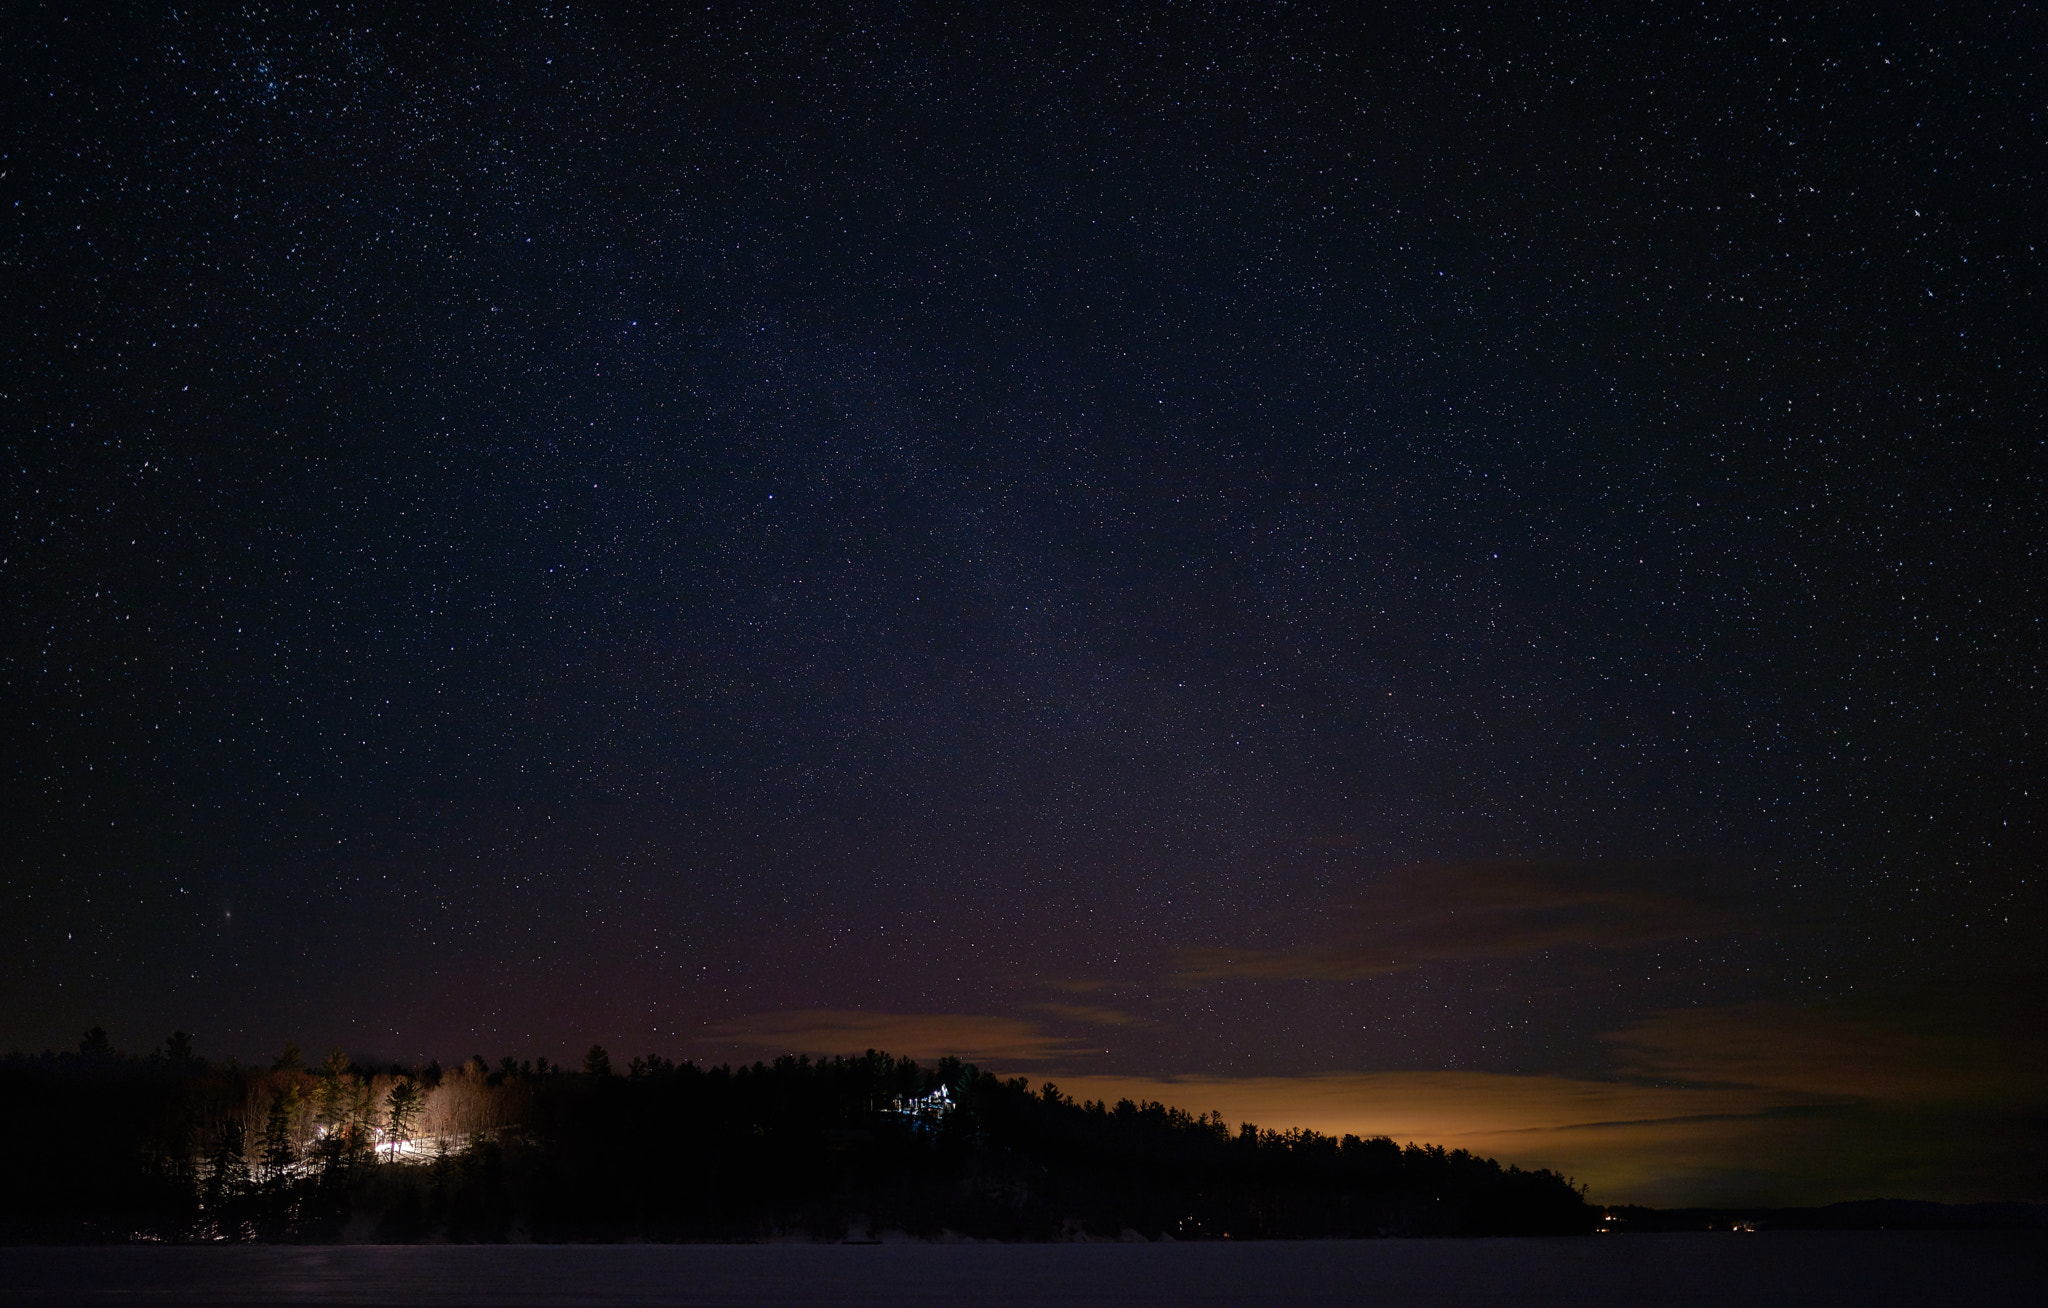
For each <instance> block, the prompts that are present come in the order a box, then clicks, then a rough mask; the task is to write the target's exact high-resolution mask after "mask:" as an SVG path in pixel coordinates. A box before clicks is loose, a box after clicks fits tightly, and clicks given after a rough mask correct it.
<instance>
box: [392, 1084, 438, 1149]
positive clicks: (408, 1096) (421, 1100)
mask: <svg viewBox="0 0 2048 1308" xmlns="http://www.w3.org/2000/svg"><path fill="white" fill-rule="evenodd" d="M426 1099H427V1097H426V1095H425V1093H424V1092H422V1091H421V1090H420V1088H419V1087H418V1086H417V1085H414V1084H413V1082H412V1078H410V1077H407V1078H405V1079H403V1080H401V1081H399V1083H398V1084H397V1085H394V1086H392V1087H391V1093H390V1094H389V1095H387V1096H386V1097H385V1099H384V1106H385V1111H386V1115H387V1116H386V1122H385V1127H384V1138H385V1139H387V1140H389V1141H390V1142H391V1159H392V1161H393V1162H396V1161H397V1160H398V1150H399V1146H400V1145H402V1144H404V1143H405V1142H406V1141H407V1140H410V1139H412V1128H413V1124H414V1123H415V1122H417V1121H418V1120H419V1115H420V1110H421V1109H422V1108H424V1107H425V1106H426Z"/></svg>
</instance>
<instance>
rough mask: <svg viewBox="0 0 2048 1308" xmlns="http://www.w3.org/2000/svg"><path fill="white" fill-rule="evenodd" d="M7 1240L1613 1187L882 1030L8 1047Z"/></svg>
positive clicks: (1259, 1223)
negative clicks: (1161, 1097) (1109, 1100)
mask: <svg viewBox="0 0 2048 1308" xmlns="http://www.w3.org/2000/svg"><path fill="white" fill-rule="evenodd" d="M0 1110H4V1111H5V1114H6V1116H5V1118H4V1119H0V1120H4V1121H5V1122H7V1123H8V1125H9V1130H8V1132H7V1134H8V1136H9V1137H10V1138H9V1139H8V1140H7V1141H6V1142H5V1143H4V1145H0V1154H4V1158H5V1166H4V1168H0V1172H4V1194H0V1238H5V1239H8V1240H12V1241H16V1242H21V1241H38V1242H42V1241H60V1242H61V1241H76V1240H137V1239H142V1240H185V1241H220V1240H281V1241H329V1240H384V1241H411V1240H423V1239H446V1240H455V1241H499V1240H508V1239H513V1240H516V1239H535V1240H615V1239H627V1238H635V1239H648V1240H759V1239H771V1238H790V1237H796V1238H810V1239H819V1240H842V1239H866V1238H877V1237H879V1236H880V1235H881V1233H883V1232H885V1231H887V1232H901V1233H903V1234H905V1235H908V1236H912V1237H920V1238H939V1237H944V1236H949V1235H950V1236H961V1237H972V1238H994V1239H1004V1240H1055V1239H1078V1238H1124V1239H1131V1238H1139V1237H1142V1238H1147V1239H1158V1238H1162V1237H1171V1238H1175V1239H1272V1238H1308V1237H1332V1236H1337V1237H1364V1236H1382V1235H1505V1234H1520V1235H1563V1234H1578V1233H1584V1232H1588V1231H1591V1230H1593V1229H1594V1228H1595V1227H1596V1226H1597V1225H1598V1223H1599V1217H1600V1214H1599V1212H1598V1210H1596V1209H1594V1208H1593V1207H1591V1206H1590V1205H1588V1204H1587V1203H1586V1201H1585V1197H1584V1194H1583V1192H1582V1191H1581V1190H1580V1189H1578V1188H1576V1187H1574V1186H1573V1185H1572V1184H1571V1183H1570V1182H1569V1181H1568V1180H1566V1179H1565V1178H1564V1177H1562V1176H1560V1175H1558V1174H1557V1173H1555V1172H1551V1171H1523V1170H1521V1169H1520V1168H1516V1167H1502V1166H1501V1165H1500V1164H1498V1163H1497V1162H1495V1161H1494V1160H1492V1159H1488V1158H1480V1157H1475V1156H1474V1155H1472V1154H1469V1153H1467V1152H1465V1151H1463V1150H1456V1151H1446V1150H1444V1149H1442V1148H1438V1147H1433V1146H1419V1145H1414V1144H1410V1145H1407V1146H1405V1147H1404V1146H1402V1145H1397V1144H1396V1143H1395V1142H1394V1141H1392V1140H1390V1139H1387V1138H1385V1137H1379V1138H1374V1139H1361V1138H1359V1137H1357V1136H1352V1135H1347V1136H1344V1137H1343V1138H1341V1139H1337V1138H1332V1137H1329V1136H1325V1135H1320V1134H1318V1133H1316V1132H1314V1131H1303V1130H1294V1131H1272V1130H1261V1129H1259V1128H1258V1127H1256V1126H1254V1125H1252V1124H1250V1123H1244V1124H1241V1125H1240V1126H1238V1127H1237V1128H1236V1129H1234V1130H1233V1129H1232V1128H1231V1127H1229V1126H1228V1125H1227V1124H1226V1123H1225V1122H1224V1121H1223V1119H1222V1116H1221V1114H1216V1113H1211V1114H1208V1115H1206V1116H1197V1115H1193V1114H1190V1113H1187V1112H1184V1111H1182V1110H1180V1109H1178V1108H1169V1107H1167V1106H1165V1105H1163V1104H1158V1103H1134V1102H1132V1101H1130V1100H1124V1101H1122V1102H1120V1103H1117V1104H1114V1105H1110V1104H1104V1103H1100V1102H1088V1103H1077V1102H1075V1101H1074V1100H1073V1099H1071V1098H1069V1097H1068V1096H1066V1095H1064V1094H1062V1093H1061V1092H1060V1090H1059V1088H1058V1087H1057V1086H1056V1085H1054V1084H1052V1083H1049V1082H1048V1083H1046V1084H1043V1085H1040V1086H1038V1087H1036V1088H1034V1087H1032V1086H1031V1084H1030V1083H1029V1082H1028V1081H1027V1080H1026V1079H1024V1078H1022V1077H1016V1078H1010V1079H1001V1078H998V1077H996V1076H993V1075H991V1074H989V1073H987V1072H983V1071H981V1070H979V1069H978V1068H976V1067H974V1066H973V1065H972V1064H969V1063H964V1062H962V1061H960V1060H959V1059H953V1058H946V1059H941V1060H939V1061H938V1062H937V1063H936V1064H934V1065H932V1066H922V1065H920V1064H918V1063H916V1062H914V1061H912V1060H910V1059H907V1058H892V1057H890V1056H889V1055H888V1054H885V1053H881V1052H876V1051H870V1052H869V1053H867V1054H866V1055H865V1056H861V1057H852V1058H821V1059H816V1060H813V1059H810V1058H807V1057H796V1056H789V1057H783V1058H778V1059H776V1060H775V1061H774V1062H772V1063H754V1064H752V1065H747V1066H739V1067H729V1066H719V1067H699V1066H697V1065H695V1064H693V1063H688V1062H681V1063H678V1062H671V1061H669V1060H667V1059H665V1058H663V1057H661V1056H659V1055H648V1056H646V1057H641V1058H634V1059H633V1060H631V1062H630V1063H629V1064H628V1065H627V1067H626V1068H625V1069H624V1071H623V1072H615V1071H614V1069H613V1068H612V1066H611V1060H610V1058H609V1056H608V1055H607V1054H606V1052H605V1051H604V1050H603V1049H602V1048H598V1047H595V1046H593V1047H592V1048H591V1050H590V1052H589V1054H588V1055H587V1056H586V1058H585V1060H584V1062H583V1065H582V1066H581V1067H579V1068H570V1067H563V1066H560V1065H555V1064H551V1063H549V1062H548V1060H547V1059H545V1058H540V1059H534V1060H515V1059H513V1058H509V1057H508V1058H503V1059H500V1060H499V1062H498V1063H497V1064H496V1065H495V1066H492V1065H490V1064H487V1063H486V1062H485V1060H484V1059H483V1058H481V1057H476V1058H472V1059H470V1060H469V1061H468V1062H467V1063H465V1064H463V1065H461V1066H459V1067H454V1068H447V1069H444V1068H442V1067H440V1066H439V1065H438V1064H435V1063H429V1064H426V1065H424V1066H419V1067H396V1066H394V1067H368V1066H363V1065H361V1064H359V1063H356V1062H353V1061H351V1060H350V1059H349V1058H348V1057H347V1056H346V1055H345V1054H343V1053H341V1052H339V1051H336V1052H335V1053H333V1054H331V1055H329V1056H328V1057H327V1058H326V1059H325V1060H324V1061H323V1062H321V1063H319V1064H318V1065H317V1066H308V1065H307V1063H306V1061H305V1059H304V1058H303V1056H302V1055H301V1053H300V1051H299V1050H298V1048H297V1047H296V1046H293V1047H288V1048H287V1049H286V1050H285V1051H284V1053H283V1054H281V1055H280V1056H279V1057H278V1058H277V1059H276V1060H275V1061H274V1062H273V1063H272V1065H271V1066H269V1067H267V1068H266V1067H245V1066H240V1065H237V1064H236V1063H234V1062H227V1063H208V1062H207V1061H206V1060H204V1059H202V1058H200V1057H198V1056H197V1055H196V1054H195V1053H194V1052H193V1048H192V1042H191V1038H190V1037H189V1036H187V1035H185V1034H184V1033H182V1032H181V1033H175V1034H174V1035H173V1036H172V1037H171V1038H170V1039H169V1040H168V1041H166V1042H165V1045H164V1046H163V1048H161V1049H160V1050H157V1051H156V1052H153V1053H151V1054H149V1055H147V1056H143V1057H131V1056H124V1055H121V1054H118V1053H116V1052H115V1051H114V1050H113V1049H112V1048H111V1047H110V1046H109V1045H108V1042H107V1039H106V1036H105V1033H104V1032H101V1031H98V1030H97V1029H96V1030H95V1031H92V1032H88V1033H87V1036H86V1039H85V1040H84V1041H83V1042H81V1045H80V1051H79V1052H78V1053H76V1054H69V1053H64V1054H58V1053H43V1054H40V1055H24V1054H10V1055H8V1056H7V1057H6V1058H5V1059H4V1060H0Z"/></svg>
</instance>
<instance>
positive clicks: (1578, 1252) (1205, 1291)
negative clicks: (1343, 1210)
mask: <svg viewBox="0 0 2048 1308" xmlns="http://www.w3.org/2000/svg"><path fill="white" fill-rule="evenodd" d="M2044 1278H2048V1240H2044V1238H2043V1235H2042V1233H2040V1232H1954V1233H1952V1232H1916V1231H1901V1232H1799V1233H1792V1232H1782V1233H1773V1232H1766V1233H1761V1234H1754V1235H1746V1234H1720V1233H1716V1234H1712V1235H1635V1236H1615V1237H1609V1238H1599V1237H1595V1238H1586V1239H1576V1240H1377V1241H1364V1242H1356V1243H1353V1242H1312V1243H1299V1244H1296V1243H1284V1244H1283V1243H1274V1244H1178V1245H1176V1244H1124V1245H1117V1244H1093V1245H1072V1244H1069V1245H920V1244H883V1245H867V1246H840V1245H598V1246H594V1245H510V1246H505V1245H500V1246H478V1245H455V1246H451V1245H440V1246H432V1245H426V1246H422V1245H351V1246H320V1247H275V1246H273V1247H249V1246H242V1247H215V1248H174V1247H163V1246H154V1247H152V1246H119V1247H97V1248H56V1249H52V1248H0V1304H31V1303H33V1304H50V1305H62V1304H114V1303H120V1304H437V1305H438V1304H448V1305H458V1304H506V1305H521V1304H807V1305H820V1306H826V1305H854V1304H862V1305H866V1304H873V1305H888V1306H889V1308H907V1306H908V1305H917V1304H945V1305H948V1306H949V1308H960V1306H962V1305H970V1304H972V1305H979V1304H996V1305H1004V1304H1017V1305H1022V1304H1195V1305H1202V1304H1215V1305H1223V1304H1388V1305H1394V1304H1424V1305H1426V1304H1517V1305H1547V1304H1557V1305H1570V1306H1571V1308H1603V1306H1604V1305H1609V1304H1615V1305H1623V1304H1626V1305H1631V1306H1632V1308H1633V1306H1636V1305H1652V1304H1672V1305H1689V1304H1700V1305H1708V1304H1711V1305H1715V1306H1716V1308H1721V1306H1722V1305H1730V1304H1740V1305H1744V1306H1745V1308H1749V1306H1753V1305H1769V1304H1799V1305H1811V1304H1844V1305H1850V1304H1853V1305H1859V1306H1867V1305H1884V1304H1970V1305H1985V1304H2026V1305H2028V1306H2029V1308H2040V1305H2041V1304H2043V1303H2044V1302H2048V1288H2044V1286H2048V1279H2044Z"/></svg>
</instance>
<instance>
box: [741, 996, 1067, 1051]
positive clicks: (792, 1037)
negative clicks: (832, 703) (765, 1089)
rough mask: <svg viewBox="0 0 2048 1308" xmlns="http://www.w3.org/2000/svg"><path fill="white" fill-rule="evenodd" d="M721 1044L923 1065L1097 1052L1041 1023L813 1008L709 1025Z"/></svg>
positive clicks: (975, 1017)
mask: <svg viewBox="0 0 2048 1308" xmlns="http://www.w3.org/2000/svg"><path fill="white" fill-rule="evenodd" d="M705 1035H706V1036H707V1037H709V1039H710V1040H711V1041H713V1042H715V1043H723V1044H729V1045H736V1046H739V1047H742V1048H745V1049H752V1050H761V1051H772V1052H774V1053H778V1054H781V1053H809V1054H858V1053H861V1052H864V1051H865V1050H869V1049H882V1050H887V1051H888V1052H889V1053H892V1054H895V1055H898V1056H899V1057H904V1056H907V1057H910V1058H916V1059H920V1060H924V1061H930V1060H932V1059H936V1058H942V1057H946V1056H948V1055H950V1056H953V1057H957V1058H964V1059H967V1060H969V1061H971V1062H979V1063H1032V1064H1036V1063H1042V1062H1045V1061H1046V1060H1048V1059H1060V1058H1071V1057H1075V1056H1077V1055H1082V1054H1087V1053H1092V1052H1094V1048H1095V1047H1094V1046H1093V1045H1092V1044H1089V1043H1087V1042H1080V1041H1074V1040H1070V1039H1066V1038H1064V1037H1061V1036H1056V1035H1051V1034H1048V1033H1047V1032H1046V1031H1045V1030H1044V1029H1043V1028H1042V1027H1041V1026H1040V1025H1039V1024H1038V1023H1036V1022H1029V1021H1025V1020H1023V1019H1021V1018H1015V1017H995V1016H987V1015H977V1014H969V1013H933V1014H923V1013H873V1012H865V1011H862V1010H858V1009H810V1010H806V1011H802V1012H792V1013H758V1014H755V1015H753V1016H750V1017H742V1018H736V1019H734V1020H733V1021H730V1022H722V1023H719V1024H717V1025H715V1026H712V1027H708V1028H706V1030H705Z"/></svg>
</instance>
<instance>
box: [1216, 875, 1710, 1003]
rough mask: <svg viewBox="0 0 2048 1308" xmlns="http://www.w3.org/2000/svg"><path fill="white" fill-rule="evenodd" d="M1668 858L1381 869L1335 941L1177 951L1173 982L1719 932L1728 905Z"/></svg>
mask: <svg viewBox="0 0 2048 1308" xmlns="http://www.w3.org/2000/svg"><path fill="white" fill-rule="evenodd" d="M1671 881H1672V877H1671V876H1670V875H1668V869H1666V870H1659V874H1658V875H1654V876H1653V875H1649V874H1648V872H1647V871H1646V870H1645V869H1641V868H1630V867H1619V866H1609V865H1600V864H1591V863H1575V862H1567V861H1563V860H1538V859H1498V860H1492V861H1488V862H1479V863H1456V864H1448V865H1439V866H1427V867H1417V868H1409V869H1406V870H1404V871H1401V872H1396V873H1393V874H1390V875H1389V876H1388V877H1387V878H1386V879H1385V880H1384V881H1382V882H1381V883H1380V884H1379V885H1378V886H1377V887H1375V888H1374V889H1373V890H1372V892H1371V893H1370V894H1369V895H1368V896H1366V897H1365V898H1363V899H1361V900H1360V902H1359V903H1358V904H1357V905H1355V906H1354V907H1353V908H1352V909H1351V910H1350V911H1348V912H1347V913H1346V914H1345V915H1344V918H1343V925H1342V927H1341V929H1340V931H1339V933H1338V936H1337V938H1336V939H1335V940H1332V941H1329V942H1325V943H1321V944H1314V945H1306V946H1303V947H1301V948H1296V949H1204V950H1193V951H1189V952H1187V953H1185V954H1183V955H1182V960H1181V961H1182V966H1181V969H1180V971H1179V974H1178V975H1179V977H1180V979H1181V980H1183V981H1208V980H1219V979H1223V978H1229V977H1252V978H1265V979H1271V980H1326V981H1347V980H1356V979H1360V978H1364V977H1374V976H1387V975H1390V974H1392V973H1395V972H1402V971H1406V970H1407V969H1409V968H1412V967H1417V966H1419V965H1421V964H1424V963H1433V962H1452V961H1459V960H1469V959H1481V958H1514V957H1518V956H1522V955H1527V954H1535V953H1540V952H1542V951H1544V950H1548V949H1558V948H1564V947H1568V946H1586V945H1590V946H1597V947H1604V948H1627V947H1631V946H1636V945H1647V944H1652V943H1655V942H1656V941H1659V940H1669V939H1672V938H1674V937H1677V936H1685V935H1698V934H1702V933H1707V932H1713V931H1719V930H1723V929H1725V928H1726V926H1727V925H1728V918H1727V915H1726V914H1725V913H1723V912H1721V911H1719V910H1717V909H1715V908H1713V907H1712V906H1710V905H1708V904H1706V903H1705V902H1703V901H1702V900H1701V899H1700V898H1698V897H1695V896H1687V895H1684V894H1681V893H1678V892H1677V891H1674V890H1672V889H1670V888H1669V883H1670V882H1671Z"/></svg>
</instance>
